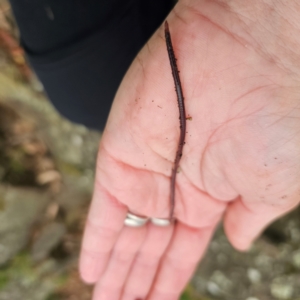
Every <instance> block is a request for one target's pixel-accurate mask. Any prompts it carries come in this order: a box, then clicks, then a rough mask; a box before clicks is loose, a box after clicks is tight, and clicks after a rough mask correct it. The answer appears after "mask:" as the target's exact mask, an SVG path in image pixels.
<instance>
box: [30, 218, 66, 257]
mask: <svg viewBox="0 0 300 300" xmlns="http://www.w3.org/2000/svg"><path fill="white" fill-rule="evenodd" d="M65 233H66V227H65V225H63V224H60V223H57V222H54V223H51V224H49V225H47V227H45V228H44V229H43V230H42V232H41V233H40V235H39V237H38V238H37V239H36V241H35V242H34V244H33V247H32V252H31V256H32V259H33V260H34V261H40V260H43V259H45V258H46V257H47V256H48V255H49V253H50V252H51V251H52V250H53V249H54V248H55V247H56V246H57V245H58V244H59V242H60V241H61V240H62V238H63V236H64V235H65Z"/></svg>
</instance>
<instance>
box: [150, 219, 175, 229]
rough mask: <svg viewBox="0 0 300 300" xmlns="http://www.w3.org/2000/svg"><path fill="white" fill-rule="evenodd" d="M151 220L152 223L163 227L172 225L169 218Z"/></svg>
mask: <svg viewBox="0 0 300 300" xmlns="http://www.w3.org/2000/svg"><path fill="white" fill-rule="evenodd" d="M151 222H152V224H154V225H156V226H161V227H165V226H170V225H171V223H172V222H171V221H170V220H169V219H160V218H151Z"/></svg>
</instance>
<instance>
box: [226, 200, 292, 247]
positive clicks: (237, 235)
mask: <svg viewBox="0 0 300 300" xmlns="http://www.w3.org/2000/svg"><path fill="white" fill-rule="evenodd" d="M295 206H296V205H295V204H294V205H293V206H292V207H291V206H290V207H288V208H282V207H274V206H271V205H268V204H265V203H261V202H259V203H258V202H252V203H251V204H248V203H247V204H245V203H244V202H243V200H242V198H239V199H238V200H236V201H234V202H232V203H231V204H229V206H228V208H227V210H226V213H225V217H224V229H225V232H226V235H227V237H228V239H229V241H230V243H231V244H232V245H233V247H235V248H236V249H238V250H242V251H245V250H247V249H248V248H249V247H250V246H251V244H252V242H253V241H254V240H255V239H256V238H257V237H258V236H259V235H260V233H261V232H262V231H263V230H264V228H266V227H267V225H269V224H270V223H272V222H273V221H274V220H276V219H277V218H279V217H281V216H282V215H284V214H286V213H287V212H289V211H291V210H292V209H293V208H295Z"/></svg>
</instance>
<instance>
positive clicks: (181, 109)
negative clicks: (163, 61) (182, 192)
mask: <svg viewBox="0 0 300 300" xmlns="http://www.w3.org/2000/svg"><path fill="white" fill-rule="evenodd" d="M165 38H166V44H167V50H168V55H169V60H170V65H171V69H172V75H173V79H174V83H175V90H176V94H177V102H178V108H179V124H180V137H179V142H178V147H177V152H176V156H175V160H174V165H173V169H172V175H171V196H170V207H171V208H170V220H171V221H172V220H173V219H174V209H175V182H176V174H177V170H178V167H179V161H180V159H181V156H182V150H183V146H184V144H185V143H184V140H185V132H186V116H185V107H184V98H183V93H182V87H181V82H180V77H179V71H178V68H177V63H176V58H175V54H174V49H173V45H172V40H171V34H170V30H169V24H168V22H167V21H165Z"/></svg>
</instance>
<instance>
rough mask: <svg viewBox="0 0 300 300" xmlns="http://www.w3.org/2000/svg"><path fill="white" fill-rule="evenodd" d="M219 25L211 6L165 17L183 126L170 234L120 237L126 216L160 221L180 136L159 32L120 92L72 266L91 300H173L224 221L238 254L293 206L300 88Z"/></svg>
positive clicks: (187, 6)
mask: <svg viewBox="0 0 300 300" xmlns="http://www.w3.org/2000/svg"><path fill="white" fill-rule="evenodd" d="M200 8H201V9H200ZM211 15H213V16H214V18H211V17H210V16H211ZM227 16H230V12H228V11H226V9H224V8H223V7H221V6H218V4H214V3H213V2H211V1H208V2H205V1H182V2H180V3H178V4H177V6H176V7H175V9H174V10H173V12H172V13H171V14H170V16H169V17H168V21H169V26H170V31H171V34H172V40H173V45H174V51H175V55H176V57H177V59H178V61H177V64H178V68H179V70H180V77H181V82H182V86H183V92H184V96H185V106H186V113H187V117H189V118H188V120H187V133H186V140H185V142H186V144H185V146H184V150H183V156H182V159H181V161H180V169H179V173H178V174H177V181H176V204H175V217H176V220H177V222H176V223H175V224H174V225H172V226H169V227H156V226H154V225H152V224H148V225H147V226H144V227H140V228H130V227H125V226H124V225H123V221H124V219H125V217H126V213H127V211H128V210H130V211H132V212H134V213H137V214H140V215H144V216H149V217H159V218H167V217H168V216H169V210H170V203H169V198H170V176H171V170H172V167H173V161H174V158H175V154H176V150H177V145H178V138H179V132H180V129H179V120H178V117H179V114H178V106H177V100H176V94H175V91H174V83H173V78H172V73H171V69H170V64H169V60H168V55H167V50H166V45H165V39H164V31H163V27H161V28H159V30H158V31H157V32H156V33H155V35H154V36H153V37H152V38H151V40H150V41H149V42H148V43H147V45H146V46H145V47H144V49H143V50H142V51H141V52H140V53H139V55H138V56H137V57H136V59H135V61H134V62H133V64H132V66H131V67H130V69H129V71H128V72H127V75H126V77H125V78H124V80H123V82H122V84H121V86H120V88H119V91H118V93H117V95H116V98H115V101H114V104H113V107H112V110H111V114H110V117H109V120H108V123H107V126H106V129H105V131H104V133H103V138H102V140H101V144H100V148H99V155H98V162H97V172H96V181H95V190H94V196H93V201H92V204H91V208H90V213H89V217H88V221H87V225H86V231H85V236H84V241H83V246H82V254H81V262H80V269H81V274H82V277H83V279H84V280H85V281H87V282H90V283H96V287H95V292H94V299H95V300H105V299H108V300H119V299H121V300H134V299H146V298H147V299H150V300H155V299H159V300H169V299H170V300H174V299H178V296H179V294H180V292H181V291H182V289H183V288H184V286H185V284H186V283H187V281H188V280H189V278H190V276H191V275H192V273H193V271H194V269H195V266H196V265H197V263H198V262H199V260H200V258H201V256H202V255H203V253H204V251H205V248H206V247H207V245H208V243H209V241H210V238H211V236H212V234H213V232H214V229H215V227H216V225H217V224H218V222H219V221H220V220H221V219H222V218H223V217H224V225H225V229H226V233H227V236H228V238H229V239H230V241H231V242H232V244H233V245H234V246H235V247H236V248H238V249H241V250H243V249H247V248H248V247H249V245H250V244H251V242H252V241H253V239H254V238H255V237H256V236H257V235H258V234H259V233H260V231H261V230H262V229H263V228H264V227H265V226H266V225H267V224H268V223H269V222H271V221H272V220H274V219H275V218H277V217H279V216H281V215H282V214H284V213H286V212H287V211H289V210H291V209H292V208H293V207H295V206H296V205H297V203H298V199H299V192H300V189H299V181H298V180H297V176H298V173H299V172H300V164H299V151H298V149H299V143H300V135H299V134H298V128H300V110H299V101H298V100H297V93H296V89H297V84H296V83H295V79H294V77H293V76H292V75H291V72H289V71H288V70H286V69H285V68H283V67H281V66H280V65H278V64H277V63H276V61H275V60H273V59H270V57H268V55H267V54H266V52H264V51H263V49H260V48H259V47H258V46H257V45H255V43H253V44H251V37H249V38H248V39H247V38H245V39H244V38H243V37H242V36H238V35H236V34H235V33H234V32H232V31H230V30H228V29H227V28H224V27H222V26H221V25H220V24H218V23H216V22H214V19H216V20H225V19H226V17H227ZM232 18H233V17H232ZM232 20H233V21H232V22H236V23H237V24H238V22H239V20H238V19H234V18H233V19H232ZM224 22H225V21H224ZM225 23H226V22H225ZM225 23H224V24H225ZM245 36H246V35H245Z"/></svg>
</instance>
